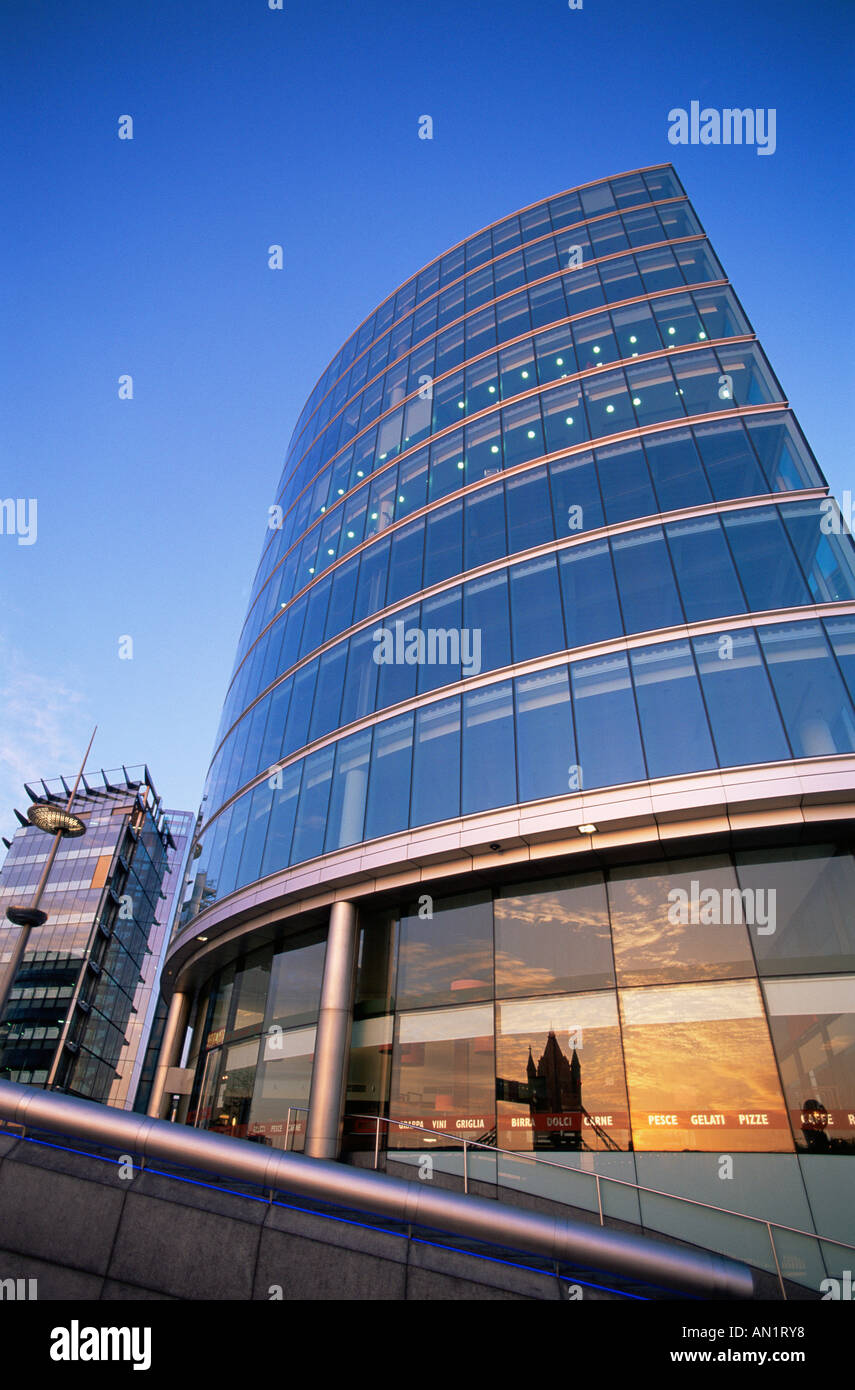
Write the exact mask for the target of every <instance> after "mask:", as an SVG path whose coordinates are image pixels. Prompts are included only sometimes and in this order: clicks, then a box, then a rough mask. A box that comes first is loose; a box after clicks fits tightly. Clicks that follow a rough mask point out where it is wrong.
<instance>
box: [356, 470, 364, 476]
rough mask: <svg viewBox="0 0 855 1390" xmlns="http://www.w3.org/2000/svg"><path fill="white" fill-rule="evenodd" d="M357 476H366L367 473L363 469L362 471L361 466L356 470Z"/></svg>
mask: <svg viewBox="0 0 855 1390" xmlns="http://www.w3.org/2000/svg"><path fill="white" fill-rule="evenodd" d="M356 476H357V478H364V477H365V474H364V473H363V471H362V469H361V468H357V470H356Z"/></svg>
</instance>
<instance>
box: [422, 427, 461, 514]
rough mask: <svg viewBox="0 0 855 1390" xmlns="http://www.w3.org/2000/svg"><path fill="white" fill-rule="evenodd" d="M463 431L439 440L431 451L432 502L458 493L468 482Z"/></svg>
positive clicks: (432, 446)
mask: <svg viewBox="0 0 855 1390" xmlns="http://www.w3.org/2000/svg"><path fill="white" fill-rule="evenodd" d="M464 468H465V464H464V456H463V431H462V430H455V431H454V432H453V434H448V435H445V436H444V437H443V438H442V439H438V440H437V441H436V443H435V444H432V445H431V449H430V500H431V502H437V501H438V500H439V499H440V497H447V496H448V494H449V493H450V492H456V491H457V489H458V488H461V487H463V484H464V483H465V481H466V477H465V473H464Z"/></svg>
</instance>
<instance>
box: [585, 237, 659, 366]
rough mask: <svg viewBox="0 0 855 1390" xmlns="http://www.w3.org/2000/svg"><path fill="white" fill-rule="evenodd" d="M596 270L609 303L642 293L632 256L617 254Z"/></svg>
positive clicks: (641, 285)
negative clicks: (613, 258)
mask: <svg viewBox="0 0 855 1390" xmlns="http://www.w3.org/2000/svg"><path fill="white" fill-rule="evenodd" d="M598 270H599V274H600V279H601V280H602V284H603V290H604V292H605V297H606V299H607V300H608V302H609V304H617V303H619V302H620V301H621V300H624V299H636V298H637V297H638V296H639V295H642V294H644V285H643V283H642V280H641V276H640V275H639V273H638V267H637V266H636V264H635V257H634V256H617V257H616V258H615V260H613V261H606V262H605V263H604V264H603V265H600V266H599V267H598ZM648 315H649V310H648ZM657 346H658V344H657ZM629 355H630V354H628V353H627V354H625V356H629Z"/></svg>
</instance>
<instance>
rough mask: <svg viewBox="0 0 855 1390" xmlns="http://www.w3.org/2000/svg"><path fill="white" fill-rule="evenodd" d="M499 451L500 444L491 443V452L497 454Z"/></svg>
mask: <svg viewBox="0 0 855 1390" xmlns="http://www.w3.org/2000/svg"><path fill="white" fill-rule="evenodd" d="M498 452H499V446H498V444H491V445H490V453H491V454H497V453H498Z"/></svg>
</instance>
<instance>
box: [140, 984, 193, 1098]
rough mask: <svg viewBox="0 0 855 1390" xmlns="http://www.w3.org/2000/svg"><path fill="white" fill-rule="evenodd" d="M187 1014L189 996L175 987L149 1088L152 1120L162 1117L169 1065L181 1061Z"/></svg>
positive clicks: (188, 1013)
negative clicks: (151, 1083)
mask: <svg viewBox="0 0 855 1390" xmlns="http://www.w3.org/2000/svg"><path fill="white" fill-rule="evenodd" d="M189 1016H190V996H189V994H183V993H182V992H181V990H180V989H177V990H176V991H175V993H174V994H173V996H172V999H171V1000H170V1004H169V1013H168V1014H167V1016H166V1027H165V1029H164V1031H163V1042H162V1043H161V1044H160V1055H159V1056H158V1059H157V1071H156V1072H155V1074H154V1085H153V1086H152V1088H151V1099H150V1101H149V1103H148V1112H147V1113H148V1114H149V1115H150V1116H151V1118H152V1119H153V1120H160V1119H162V1111H163V1091H164V1086H165V1084H166V1073H167V1072H168V1071H169V1068H170V1067H177V1066H179V1065H180V1063H181V1048H182V1045H183V1043H184V1034H185V1033H186V1031H187V1020H188V1018H189Z"/></svg>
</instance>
